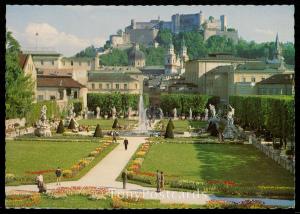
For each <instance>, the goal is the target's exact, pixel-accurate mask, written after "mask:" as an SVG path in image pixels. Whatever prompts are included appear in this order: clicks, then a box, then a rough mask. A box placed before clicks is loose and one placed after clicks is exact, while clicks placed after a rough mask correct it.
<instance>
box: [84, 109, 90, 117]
mask: <svg viewBox="0 0 300 214" xmlns="http://www.w3.org/2000/svg"><path fill="white" fill-rule="evenodd" d="M83 112H84V119H88V113H89V110H88V107H85V108H84V111H83Z"/></svg>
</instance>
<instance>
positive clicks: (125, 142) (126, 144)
mask: <svg viewBox="0 0 300 214" xmlns="http://www.w3.org/2000/svg"><path fill="white" fill-rule="evenodd" d="M124 146H125V150H127V146H128V140H127V138H125V140H124Z"/></svg>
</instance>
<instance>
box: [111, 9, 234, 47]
mask: <svg viewBox="0 0 300 214" xmlns="http://www.w3.org/2000/svg"><path fill="white" fill-rule="evenodd" d="M160 29H169V30H170V31H171V32H172V33H175V34H178V33H180V32H187V31H193V30H203V31H204V40H207V39H208V38H209V37H211V36H213V35H219V36H227V37H229V38H231V39H233V41H234V42H237V40H238V32H237V30H235V29H233V28H228V27H227V17H226V16H225V15H221V16H220V19H215V18H214V17H212V16H210V17H209V18H208V19H206V18H205V17H204V15H203V13H202V11H200V12H199V13H196V14H174V15H172V17H171V21H162V20H160V18H159V17H158V19H157V20H150V21H149V22H136V21H135V20H134V19H132V20H131V24H130V25H129V26H127V27H126V28H125V31H124V32H123V31H122V33H120V34H118V35H111V36H110V44H111V46H112V47H114V48H117V47H126V46H128V45H130V44H131V43H139V44H143V45H145V46H155V45H156V44H155V43H156V42H155V39H156V36H157V34H158V31H159V30H160Z"/></svg>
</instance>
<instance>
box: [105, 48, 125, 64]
mask: <svg viewBox="0 0 300 214" xmlns="http://www.w3.org/2000/svg"><path fill="white" fill-rule="evenodd" d="M100 62H101V64H102V65H106V66H126V65H128V56H127V52H126V51H124V50H120V49H116V48H114V49H112V52H111V53H109V54H103V55H101V56H100Z"/></svg>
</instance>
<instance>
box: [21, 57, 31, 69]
mask: <svg viewBox="0 0 300 214" xmlns="http://www.w3.org/2000/svg"><path fill="white" fill-rule="evenodd" d="M28 56H29V55H28V54H22V53H20V54H19V63H20V66H21V68H22V69H24V67H25V64H26V61H27V58H28Z"/></svg>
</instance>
